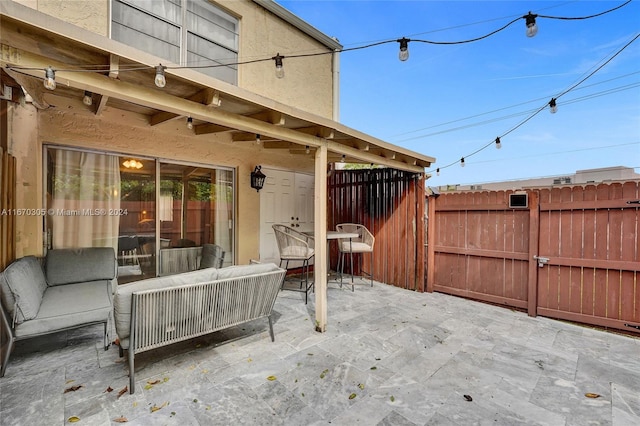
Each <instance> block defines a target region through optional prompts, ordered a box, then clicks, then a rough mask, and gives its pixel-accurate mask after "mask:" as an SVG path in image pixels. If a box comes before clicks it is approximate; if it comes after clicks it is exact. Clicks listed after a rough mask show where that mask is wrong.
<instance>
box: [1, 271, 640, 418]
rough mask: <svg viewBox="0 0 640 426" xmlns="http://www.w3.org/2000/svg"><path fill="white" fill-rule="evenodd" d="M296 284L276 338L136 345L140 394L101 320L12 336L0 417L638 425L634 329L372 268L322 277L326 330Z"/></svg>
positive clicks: (234, 332) (254, 330)
mask: <svg viewBox="0 0 640 426" xmlns="http://www.w3.org/2000/svg"><path fill="white" fill-rule="evenodd" d="M303 296H304V295H303V294H301V293H295V292H287V291H284V292H282V293H281V294H280V296H279V297H278V301H277V302H276V308H275V311H276V312H275V323H274V329H275V334H276V341H275V342H273V343H272V342H271V340H270V339H269V334H268V326H267V321H266V320H260V321H254V322H252V323H249V324H245V325H242V326H238V327H235V328H234V329H230V330H227V331H224V332H219V333H214V334H212V335H209V336H205V337H202V338H199V339H195V340H192V341H189V342H184V343H181V344H177V345H174V346H171V347H169V348H162V349H159V350H156V351H153V352H148V353H144V354H141V355H139V356H137V357H136V379H137V382H136V393H135V394H134V395H130V394H129V393H128V392H127V393H124V394H122V395H121V396H119V395H118V394H119V391H120V390H121V389H123V388H124V387H125V386H127V385H128V368H127V363H126V362H125V361H124V359H122V358H119V355H118V349H117V347H115V346H112V347H111V348H110V349H109V350H108V351H104V350H103V349H102V347H101V343H100V342H101V326H96V327H87V328H84V329H79V330H74V331H72V332H66V333H59V334H57V335H54V336H47V337H43V338H41V339H38V340H31V341H24V342H18V343H17V346H16V351H15V353H14V355H13V356H12V359H11V361H10V363H9V366H8V368H7V372H6V375H5V377H4V378H2V379H0V425H2V426H3V425H36V426H37V425H46V426H51V425H67V424H70V423H69V419H70V418H72V417H76V418H78V419H79V421H78V422H77V423H76V424H79V425H110V424H119V423H116V419H118V418H120V419H126V420H127V423H126V424H133V425H173V424H175V425H240V424H242V425H325V424H332V425H357V424H362V425H471V424H478V425H484V424H491V425H517V424H523V425H553V426H555V425H567V426H569V425H576V426H577V425H580V426H582V425H591V424H593V425H612V426H632V425H640V339H637V338H631V337H627V336H620V335H617V334H614V333H608V332H604V331H600V330H594V329H591V328H588V327H582V326H578V325H573V324H568V323H564V322H559V321H554V320H550V319H546V318H530V317H528V316H527V315H526V314H523V313H521V312H516V311H512V310H510V309H504V308H500V307H495V306H490V305H486V304H482V303H477V302H472V301H468V300H464V299H460V298H456V297H452V296H447V295H443V294H437V293H435V294H420V293H415V292H410V291H406V290H401V289H397V288H393V287H390V286H387V285H384V284H380V283H376V284H375V285H374V287H373V288H372V287H369V285H368V281H361V282H360V283H359V284H358V285H357V286H356V291H355V292H351V288H350V286H345V287H343V288H342V289H340V288H339V287H338V286H337V285H336V284H335V283H330V285H329V290H328V298H329V325H328V329H327V332H326V333H322V334H321V333H316V332H315V331H314V330H313V329H314V322H315V316H314V300H313V296H311V300H310V301H309V304H308V305H305V304H304V301H303ZM270 376H273V377H275V380H268V379H267V378H268V377H270ZM72 386H78V389H77V390H75V391H69V392H66V393H65V390H66V389H69V388H71V387H72ZM589 392H590V393H597V394H599V395H600V396H599V397H598V398H587V397H586V396H585V394H586V393H589ZM465 396H467V397H465Z"/></svg>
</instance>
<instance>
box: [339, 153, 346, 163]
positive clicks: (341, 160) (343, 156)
mask: <svg viewBox="0 0 640 426" xmlns="http://www.w3.org/2000/svg"><path fill="white" fill-rule="evenodd" d="M344 159H345V155H344V154H342V158H341V159H340V162H341V163H344Z"/></svg>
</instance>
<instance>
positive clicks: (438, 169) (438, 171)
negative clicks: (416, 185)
mask: <svg viewBox="0 0 640 426" xmlns="http://www.w3.org/2000/svg"><path fill="white" fill-rule="evenodd" d="M436 175H438V176H440V167H438V168H437V169H436Z"/></svg>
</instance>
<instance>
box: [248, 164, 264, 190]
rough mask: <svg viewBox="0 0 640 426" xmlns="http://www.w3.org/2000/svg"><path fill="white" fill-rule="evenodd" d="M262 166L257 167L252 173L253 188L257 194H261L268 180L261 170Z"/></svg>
mask: <svg viewBox="0 0 640 426" xmlns="http://www.w3.org/2000/svg"><path fill="white" fill-rule="evenodd" d="M261 169H262V166H256V168H255V169H254V170H253V171H252V172H251V187H252V188H253V189H255V190H256V192H260V190H261V189H262V187H263V186H264V181H265V179H266V178H267V177H266V176H265V175H264V173H262V172H261V171H260V170H261Z"/></svg>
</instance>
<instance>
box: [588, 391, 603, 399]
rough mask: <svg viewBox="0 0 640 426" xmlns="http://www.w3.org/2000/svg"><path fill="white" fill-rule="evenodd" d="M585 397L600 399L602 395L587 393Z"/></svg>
mask: <svg viewBox="0 0 640 426" xmlns="http://www.w3.org/2000/svg"><path fill="white" fill-rule="evenodd" d="M584 396H586V397H587V398H600V395H599V394H597V393H591V392H587V393H585V394H584Z"/></svg>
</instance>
